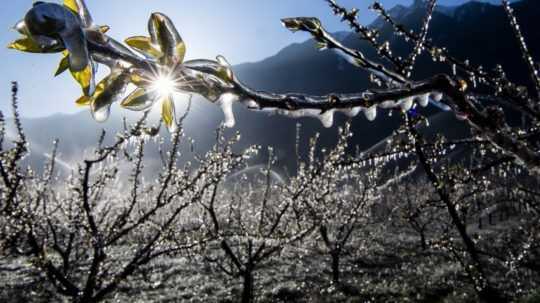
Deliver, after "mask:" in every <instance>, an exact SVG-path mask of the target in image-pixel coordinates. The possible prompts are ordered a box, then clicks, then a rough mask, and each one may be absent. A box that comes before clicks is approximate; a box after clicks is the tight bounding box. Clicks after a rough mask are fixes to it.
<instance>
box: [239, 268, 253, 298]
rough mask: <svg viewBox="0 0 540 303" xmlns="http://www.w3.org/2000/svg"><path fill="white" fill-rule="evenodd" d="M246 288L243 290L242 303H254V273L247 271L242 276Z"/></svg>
mask: <svg viewBox="0 0 540 303" xmlns="http://www.w3.org/2000/svg"><path fill="white" fill-rule="evenodd" d="M242 278H243V280H244V286H243V289H242V303H253V301H254V281H253V271H252V270H249V269H246V271H245V272H244V273H243V274H242Z"/></svg>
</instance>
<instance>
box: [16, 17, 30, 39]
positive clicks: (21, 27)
mask: <svg viewBox="0 0 540 303" xmlns="http://www.w3.org/2000/svg"><path fill="white" fill-rule="evenodd" d="M13 29H14V30H16V31H17V32H19V33H20V34H21V35H25V36H29V35H30V32H29V31H28V27H27V26H26V22H24V20H20V21H19V22H17V23H16V24H15V25H14V26H13Z"/></svg>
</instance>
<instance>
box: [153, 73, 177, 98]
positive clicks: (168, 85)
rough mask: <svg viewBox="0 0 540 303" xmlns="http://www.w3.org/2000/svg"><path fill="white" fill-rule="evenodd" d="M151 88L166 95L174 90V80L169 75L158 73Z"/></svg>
mask: <svg viewBox="0 0 540 303" xmlns="http://www.w3.org/2000/svg"><path fill="white" fill-rule="evenodd" d="M152 90H154V91H156V92H158V93H159V95H161V96H168V95H170V94H173V93H174V92H175V91H176V81H174V79H173V78H172V77H170V76H165V75H160V76H158V77H157V78H156V79H155V80H154V81H153V83H152Z"/></svg>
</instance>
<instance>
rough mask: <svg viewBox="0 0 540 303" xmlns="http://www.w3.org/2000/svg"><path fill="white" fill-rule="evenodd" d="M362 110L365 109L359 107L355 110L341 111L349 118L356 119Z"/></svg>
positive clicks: (345, 109)
mask: <svg viewBox="0 0 540 303" xmlns="http://www.w3.org/2000/svg"><path fill="white" fill-rule="evenodd" d="M362 109H363V107H362V106H357V107H353V108H344V109H341V110H340V111H341V112H342V113H344V114H345V115H347V117H351V118H352V117H356V116H357V115H358V114H359V113H360V111H361V110H362Z"/></svg>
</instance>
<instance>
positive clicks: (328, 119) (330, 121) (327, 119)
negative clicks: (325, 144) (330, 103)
mask: <svg viewBox="0 0 540 303" xmlns="http://www.w3.org/2000/svg"><path fill="white" fill-rule="evenodd" d="M334 111H335V110H334V109H330V110H327V111H326V112H324V113H323V114H321V115H319V120H321V123H322V125H323V126H324V127H326V128H330V127H332V125H334Z"/></svg>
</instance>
